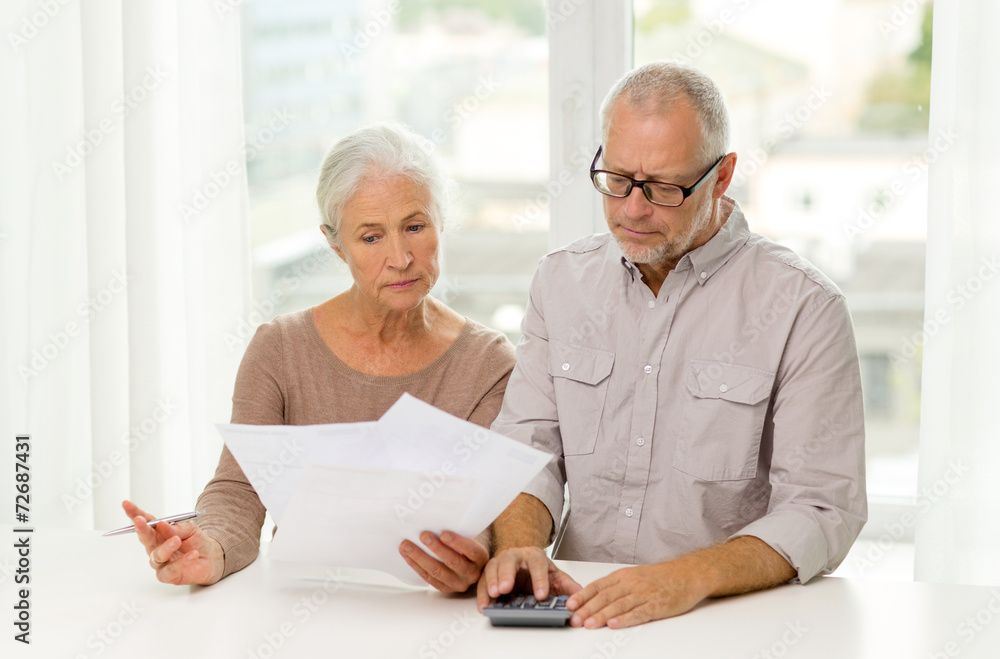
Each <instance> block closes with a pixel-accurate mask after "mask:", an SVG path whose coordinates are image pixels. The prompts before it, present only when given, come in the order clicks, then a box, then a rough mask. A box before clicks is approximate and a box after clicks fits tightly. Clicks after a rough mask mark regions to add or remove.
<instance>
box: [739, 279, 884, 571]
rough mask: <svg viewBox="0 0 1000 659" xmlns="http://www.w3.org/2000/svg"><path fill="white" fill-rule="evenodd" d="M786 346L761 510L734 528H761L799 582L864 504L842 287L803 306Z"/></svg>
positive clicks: (852, 533) (840, 546)
mask: <svg viewBox="0 0 1000 659" xmlns="http://www.w3.org/2000/svg"><path fill="white" fill-rule="evenodd" d="M785 355H786V357H785V360H784V362H783V364H782V366H781V368H780V369H779V372H778V382H777V388H776V393H775V394H774V399H773V406H772V413H771V415H770V418H769V420H768V426H769V427H768V428H767V432H768V433H769V434H771V436H772V450H771V465H770V478H769V482H770V486H771V495H770V501H769V505H768V512H767V514H766V515H765V516H763V517H761V518H760V519H758V520H755V521H753V522H751V523H750V524H748V525H747V526H745V527H744V528H742V529H741V530H740V531H739V532H737V533H735V534H734V535H733V537H738V536H744V535H749V536H755V537H757V538H760V539H761V540H763V541H764V542H766V543H767V544H768V545H770V546H771V547H772V548H773V549H774V550H775V551H777V552H778V553H779V554H781V555H782V556H783V557H784V558H785V559H786V560H787V561H788V562H789V563H790V564H791V565H792V567H794V568H795V570H796V571H797V572H798V579H799V581H801V582H802V583H805V582H807V581H809V580H810V579H811V578H813V577H814V576H816V575H817V574H820V573H822V572H826V571H830V570H832V569H834V568H835V567H836V566H837V565H839V564H840V562H841V561H842V560H843V559H844V557H845V556H846V555H847V552H848V550H849V549H850V547H851V544H852V543H853V542H854V539H855V538H856V537H857V535H858V534H859V533H860V532H861V528H862V527H863V526H864V524H865V520H866V519H867V514H868V509H867V498H866V496H865V463H864V437H865V432H864V409H863V402H862V398H861V386H860V383H861V374H860V368H859V365H858V358H857V348H856V346H855V342H854V333H853V330H852V325H851V318H850V313H849V311H848V309H847V304H846V301H845V299H844V298H843V296H834V297H830V298H827V299H821V300H819V301H818V302H816V303H814V304H813V306H812V307H810V308H807V309H804V310H803V311H802V313H801V317H800V318H799V319H797V320H796V322H795V324H794V326H793V328H792V331H791V333H790V334H789V337H788V345H787V348H786V351H785Z"/></svg>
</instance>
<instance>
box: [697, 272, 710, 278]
mask: <svg viewBox="0 0 1000 659" xmlns="http://www.w3.org/2000/svg"><path fill="white" fill-rule="evenodd" d="M698 276H699V277H701V278H702V279H704V278H705V277H707V276H708V273H707V272H705V271H704V270H702V271H701V273H700V274H699V275H698Z"/></svg>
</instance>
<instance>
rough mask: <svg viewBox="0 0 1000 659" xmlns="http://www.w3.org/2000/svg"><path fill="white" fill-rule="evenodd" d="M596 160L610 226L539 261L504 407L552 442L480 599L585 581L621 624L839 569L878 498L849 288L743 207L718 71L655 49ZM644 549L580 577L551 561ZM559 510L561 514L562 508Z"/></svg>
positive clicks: (512, 431) (580, 620) (523, 435)
mask: <svg viewBox="0 0 1000 659" xmlns="http://www.w3.org/2000/svg"><path fill="white" fill-rule="evenodd" d="M601 117H602V136H603V145H602V147H601V148H600V149H598V151H597V154H596V156H595V158H594V164H593V165H592V166H591V178H592V179H593V182H594V186H595V187H596V188H597V190H598V191H600V192H601V193H603V195H604V197H603V200H604V213H605V216H606V218H607V222H608V227H609V229H610V230H611V232H610V234H599V235H594V236H589V237H586V238H582V239H580V240H578V241H576V242H574V243H572V244H570V245H568V246H566V247H564V248H562V249H559V250H556V251H555V252H552V253H551V254H549V255H548V256H546V257H545V258H544V259H543V260H542V261H541V263H540V265H539V267H538V271H537V273H536V274H535V277H534V281H533V282H532V285H531V293H530V299H529V303H528V309H527V313H526V315H525V318H524V323H523V327H522V329H523V339H522V341H521V343H520V345H519V346H518V348H517V365H516V367H515V369H514V372H513V374H512V375H511V379H510V383H509V385H508V387H507V392H506V395H505V398H504V403H503V408H502V410H501V412H500V414H499V416H498V417H497V419H496V421H495V422H494V424H493V426H492V427H493V429H494V430H496V431H498V432H501V433H503V434H505V435H508V436H510V437H513V438H515V439H518V440H520V441H522V442H524V443H526V444H529V445H531V446H533V447H536V448H539V449H541V450H544V451H547V452H549V453H551V454H552V455H553V457H554V459H553V460H552V461H551V462H550V464H549V466H548V468H547V469H546V470H545V471H544V472H543V473H542V474H541V475H540V476H539V477H538V478H537V479H536V480H535V481H534V482H532V483H531V484H530V486H529V487H528V488H527V489H526V491H525V493H523V494H521V495H520V496H519V497H518V498H517V499H516V500H515V501H514V503H513V504H511V506H510V507H509V508H508V509H507V510H506V511H505V512H504V513H503V515H502V516H501V517H500V518H499V519H498V520H497V521H496V523H495V524H494V525H493V533H494V537H493V547H492V552H491V554H492V556H493V558H492V559H491V560H490V561H489V562H488V563H487V564H486V566H485V567H484V569H483V573H482V578H481V579H480V581H479V605H480V608H482V606H483V605H484V604H486V603H487V602H488V599H489V597H497V596H499V595H501V594H503V593H508V592H511V591H512V590H514V589H519V590H527V589H529V587H528V580H529V579H530V582H531V589H533V591H534V594H535V595H536V597H539V598H542V597H546V596H547V595H548V594H549V592H551V591H554V592H557V593H563V594H569V595H572V597H570V599H569V602H568V608H569V609H570V610H573V611H574V615H573V618H572V620H571V624H573V625H574V626H585V627H589V628H593V627H601V626H604V625H607V626H609V627H616V628H617V627H626V626H630V625H635V624H639V623H642V622H646V621H649V620H655V619H659V618H664V617H668V616H673V615H678V614H681V613H684V612H686V611H689V610H690V609H692V608H693V607H694V606H695V605H697V604H698V603H699V602H700V601H702V600H703V599H705V598H708V597H718V596H724V595H730V594H736V593H743V592H749V591H753V590H758V589H762V588H767V587H770V586H774V585H777V584H781V583H784V582H787V581H789V580H791V579H793V578H797V579H798V581H800V582H802V583H805V582H807V581H809V580H810V579H811V578H813V577H814V576H816V575H818V574H822V573H824V572H829V571H831V570H833V569H834V568H835V567H836V566H837V565H838V564H839V563H840V562H841V561H842V560H843V558H844V556H845V555H846V554H847V551H848V549H849V548H850V546H851V543H852V542H853V541H854V539H855V538H856V537H857V535H858V533H859V532H860V530H861V527H862V526H863V525H864V522H865V519H866V516H867V506H866V497H865V483H864V418H863V409H862V398H861V382H860V373H859V369H858V357H857V349H856V346H855V343H854V336H853V330H852V327H851V319H850V316H849V313H848V310H847V304H846V303H845V300H844V296H843V295H842V294H841V293H840V291H839V290H838V289H837V287H836V286H835V285H834V284H833V283H832V282H831V281H830V280H829V279H827V278H826V277H825V276H824V275H823V274H822V273H820V272H819V271H817V270H816V268H814V267H813V266H812V265H811V264H809V263H808V262H806V261H804V260H803V259H801V258H800V257H798V256H797V255H796V254H794V253H793V252H792V251H791V250H789V249H787V248H785V247H782V246H780V245H777V244H775V243H773V242H771V241H769V240H767V239H765V238H763V237H761V236H759V235H757V234H754V233H751V232H750V230H749V229H748V228H747V221H746V219H745V218H744V216H743V212H742V211H741V210H740V207H739V205H738V204H737V203H736V202H735V201H733V200H732V199H731V198H729V197H727V196H725V193H726V189H727V188H728V187H729V184H730V182H731V181H732V179H733V172H734V169H735V166H736V154H735V153H730V152H728V142H729V118H728V113H727V110H726V105H725V101H724V100H723V98H722V96H721V93H720V91H719V89H718V88H717V86H716V85H715V83H714V82H713V81H712V80H711V79H709V78H708V77H707V76H706V75H705V74H704V73H702V72H701V71H700V70H698V69H696V68H694V67H691V66H687V65H683V64H679V63H675V62H657V63H653V64H649V65H646V66H643V67H641V68H639V69H636V70H634V71H632V72H630V73H629V74H627V75H626V76H625V77H624V78H622V79H621V80H620V81H619V82H618V83H617V84H616V85H615V87H614V88H613V89H612V90H611V92H610V93H609V94H608V96H607V98H606V99H605V101H604V104H603V106H602V108H601ZM566 483H568V484H569V501H570V503H571V505H572V512H571V513H570V514H569V515H568V518H567V520H566V527H565V532H564V536H563V537H562V541H561V544H560V546H559V547H558V550H557V552H556V557H557V558H564V559H572V560H585V561H602V562H614V563H626V564H633V565H634V567H628V568H624V569H621V570H618V571H616V572H614V573H612V574H611V575H609V576H607V577H605V578H603V579H599V580H597V581H595V582H594V583H591V584H590V585H588V586H586V587H583V588H581V586H580V585H578V584H576V583H575V582H574V581H573V580H572V579H570V578H569V577H568V576H567V575H566V574H565V573H563V572H561V571H560V570H559V569H558V568H557V567H555V565H554V564H552V562H551V561H549V560H548V559H547V558H546V556H545V554H544V552H543V549H542V547H545V546H546V545H547V544H549V543H550V542H551V541H552V539H553V535H554V532H555V527H556V525H557V524H558V522H559V520H560V519H561V516H562V512H563V493H564V485H565V484H566ZM554 522H555V524H554Z"/></svg>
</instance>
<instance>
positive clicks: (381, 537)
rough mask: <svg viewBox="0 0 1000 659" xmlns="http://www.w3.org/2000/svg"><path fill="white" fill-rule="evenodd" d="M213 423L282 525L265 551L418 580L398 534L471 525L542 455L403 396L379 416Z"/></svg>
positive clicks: (486, 519)
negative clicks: (323, 421) (300, 422)
mask: <svg viewBox="0 0 1000 659" xmlns="http://www.w3.org/2000/svg"><path fill="white" fill-rule="evenodd" d="M218 429H219V433H220V434H221V435H222V438H223V440H224V441H225V443H226V446H228V447H229V450H230V451H232V453H233V456H234V457H235V458H236V461H237V462H238V463H239V465H240V467H242V468H243V471H244V472H245V473H246V474H247V477H248V478H249V479H250V482H251V484H252V485H253V486H254V489H255V490H256V491H257V493H258V495H259V496H260V498H261V501H262V502H263V503H264V506H265V507H266V508H267V509H268V511H269V512H270V513H271V516H272V517H273V518H274V520H275V523H276V524H277V525H278V531H277V533H276V535H275V537H274V540H273V541H272V543H271V549H270V552H269V553H268V557H269V558H270V559H275V560H284V561H293V562H299V563H306V564H314V565H333V566H342V567H354V568H370V569H376V570H381V571H383V572H387V573H389V574H392V575H394V576H396V577H397V578H399V579H400V580H402V581H404V582H406V583H423V582H422V581H421V580H420V578H419V577H418V576H417V575H416V573H415V572H413V571H412V570H411V569H410V567H409V566H408V565H406V562H405V561H404V560H403V559H402V557H401V556H400V555H399V551H398V548H399V543H400V542H401V541H402V540H403V538H407V539H409V540H411V541H413V542H415V543H416V544H417V545H418V546H422V543H420V541H419V534H420V532H421V531H425V530H427V531H432V532H434V533H440V532H441V531H444V530H451V531H454V532H456V533H459V534H461V535H465V536H470V537H471V536H475V535H477V534H478V533H480V532H481V531H482V530H483V529H485V528H486V527H487V526H488V525H489V524H490V523H491V522H492V521H493V520H494V519H495V518H496V517H497V515H499V514H500V513H501V512H502V511H503V509H504V508H506V507H507V505H508V504H510V502H511V501H513V500H514V498H515V497H516V496H517V494H518V493H519V492H520V491H521V490H522V488H523V487H524V486H525V485H527V484H528V482H529V481H530V480H531V479H532V478H534V476H535V475H536V474H537V473H538V472H539V471H541V470H542V468H543V467H544V466H545V464H546V463H547V462H548V460H549V456H548V454H546V453H543V452H541V451H538V450H536V449H533V448H530V447H527V446H524V445H523V444H520V443H519V442H515V441H514V440H511V439H508V438H507V437H504V436H502V435H499V434H497V433H494V432H492V431H489V430H487V429H485V428H481V427H479V426H477V425H475V424H473V423H469V422H468V421H464V420H462V419H459V418H457V417H454V416H452V415H450V414H448V413H446V412H442V411H441V410H438V409H437V408H435V407H433V406H431V405H428V404H427V403H424V402H423V401H420V400H418V399H417V398H414V397H413V396H410V395H409V394H403V396H401V397H400V399H399V400H398V401H396V403H395V404H394V405H393V406H392V407H391V408H390V409H389V410H388V411H387V412H386V413H385V414H384V415H383V416H382V418H381V419H379V420H378V421H375V422H368V423H351V424H329V425H316V426H247V425H238V424H219V425H218Z"/></svg>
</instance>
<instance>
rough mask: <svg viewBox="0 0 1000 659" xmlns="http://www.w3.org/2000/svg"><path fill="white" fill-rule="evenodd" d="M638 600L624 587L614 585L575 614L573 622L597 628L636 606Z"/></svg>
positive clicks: (589, 627)
mask: <svg viewBox="0 0 1000 659" xmlns="http://www.w3.org/2000/svg"><path fill="white" fill-rule="evenodd" d="M636 604H637V602H636V601H635V598H634V597H632V596H631V594H630V593H629V592H628V591H627V590H624V589H621V588H618V587H613V588H612V589H611V590H606V591H601V592H600V593H598V594H597V595H596V596H595V597H594V598H593V599H591V600H590V601H589V602H587V604H585V605H584V606H583V607H582V608H580V609H578V610H577V611H576V612H575V613H574V614H573V619H574V620H573V622H577V623H579V624H580V625H582V626H584V627H586V628H588V629H597V628H599V627H603V626H604V625H606V624H607V622H608V620H609V619H611V618H614V617H615V616H619V615H622V614H624V613H627V612H629V611H631V610H632V609H633V608H635V606H636Z"/></svg>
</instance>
